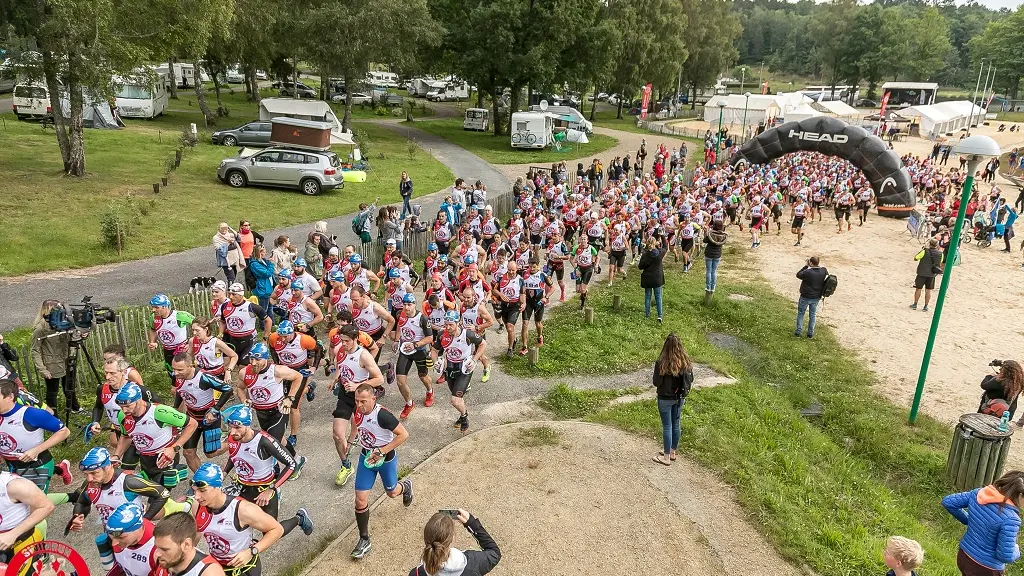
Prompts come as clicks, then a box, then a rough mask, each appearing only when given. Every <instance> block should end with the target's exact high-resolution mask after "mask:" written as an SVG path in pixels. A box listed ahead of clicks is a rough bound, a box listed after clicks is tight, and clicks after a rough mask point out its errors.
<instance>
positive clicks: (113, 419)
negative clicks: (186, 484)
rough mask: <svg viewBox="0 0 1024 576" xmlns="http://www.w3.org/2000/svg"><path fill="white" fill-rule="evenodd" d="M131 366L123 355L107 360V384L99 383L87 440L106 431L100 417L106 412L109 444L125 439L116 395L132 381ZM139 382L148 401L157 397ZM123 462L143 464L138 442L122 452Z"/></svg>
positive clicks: (127, 466) (130, 466) (123, 464)
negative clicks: (140, 458)
mask: <svg viewBox="0 0 1024 576" xmlns="http://www.w3.org/2000/svg"><path fill="white" fill-rule="evenodd" d="M131 370H133V369H132V368H131V367H130V366H129V365H128V361H127V360H125V359H124V358H122V357H120V356H112V357H111V359H110V360H107V361H106V362H104V363H103V373H104V376H105V377H106V380H105V381H104V383H103V384H100V385H99V386H97V387H96V403H95V404H93V407H92V423H90V424H89V426H88V427H87V428H86V431H85V440H86V441H87V442H88V441H89V440H91V439H92V437H93V436H94V435H96V434H99V433H100V432H101V431H102V427H101V426H100V421H101V420H102V418H103V416H104V414H106V416H107V421H108V422H109V425H108V426H109V430H110V436H109V439H108V441H107V445H108V446H109V447H110V449H111V450H113V449H114V448H116V447H117V441H118V440H120V439H121V427H120V426H119V425H118V420H117V419H118V415H119V414H120V413H121V407H120V406H119V405H118V404H117V401H116V396H117V393H118V392H120V391H121V388H122V387H123V386H124V385H125V384H127V383H128V382H131V381H130V380H129V379H128V378H130V374H131ZM139 380H141V378H140V379H139ZM133 383H134V382H133ZM136 386H138V387H139V390H141V391H142V397H143V398H145V399H146V401H147V402H155V401H156V398H155V397H154V395H153V393H152V392H151V391H150V390H149V388H146V387H145V386H142V385H141V384H136ZM120 466H121V468H123V469H125V470H135V469H136V468H137V467H138V466H139V452H138V450H136V449H135V445H134V444H131V445H130V446H128V450H127V451H126V452H125V453H124V454H123V455H122V456H121V462H120Z"/></svg>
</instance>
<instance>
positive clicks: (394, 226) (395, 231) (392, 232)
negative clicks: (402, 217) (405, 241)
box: [377, 206, 402, 250]
mask: <svg viewBox="0 0 1024 576" xmlns="http://www.w3.org/2000/svg"><path fill="white" fill-rule="evenodd" d="M377 227H378V228H380V239H381V240H383V241H384V242H385V243H387V242H388V241H389V240H394V241H395V248H396V249H397V250H401V249H402V225H401V224H399V220H398V208H396V207H394V206H385V207H384V208H381V212H380V214H379V215H378V216H377Z"/></svg>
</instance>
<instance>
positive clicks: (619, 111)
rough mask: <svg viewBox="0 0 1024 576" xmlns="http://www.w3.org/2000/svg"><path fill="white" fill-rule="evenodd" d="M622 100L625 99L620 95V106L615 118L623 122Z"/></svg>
mask: <svg viewBox="0 0 1024 576" xmlns="http://www.w3.org/2000/svg"><path fill="white" fill-rule="evenodd" d="M622 98H623V96H622V93H619V105H618V109H617V110H616V112H615V118H616V119H617V120H622Z"/></svg>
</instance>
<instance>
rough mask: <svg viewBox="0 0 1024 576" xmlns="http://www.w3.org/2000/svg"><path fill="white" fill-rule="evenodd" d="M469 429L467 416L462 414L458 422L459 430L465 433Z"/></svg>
mask: <svg viewBox="0 0 1024 576" xmlns="http://www.w3.org/2000/svg"><path fill="white" fill-rule="evenodd" d="M468 430H469V416H464V417H463V418H462V422H461V423H460V424H459V431H461V432H462V433H463V434H465V433H466V432H467V431H468Z"/></svg>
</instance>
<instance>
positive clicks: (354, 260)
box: [348, 254, 363, 264]
mask: <svg viewBox="0 0 1024 576" xmlns="http://www.w3.org/2000/svg"><path fill="white" fill-rule="evenodd" d="M348 261H349V263H350V264H362V263H363V257H362V256H360V255H359V254H353V255H351V256H349V257H348Z"/></svg>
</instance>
